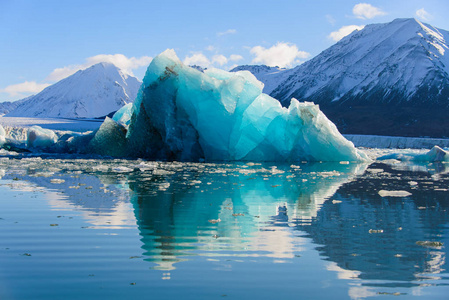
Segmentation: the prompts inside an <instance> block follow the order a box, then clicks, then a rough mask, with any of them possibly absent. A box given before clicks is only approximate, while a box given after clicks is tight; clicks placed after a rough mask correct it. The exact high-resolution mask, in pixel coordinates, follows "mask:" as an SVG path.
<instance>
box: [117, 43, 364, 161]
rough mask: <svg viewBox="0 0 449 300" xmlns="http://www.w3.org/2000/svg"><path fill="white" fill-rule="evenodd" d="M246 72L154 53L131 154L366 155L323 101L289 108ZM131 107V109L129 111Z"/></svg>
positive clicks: (217, 157) (137, 105) (133, 126)
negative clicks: (343, 132)
mask: <svg viewBox="0 0 449 300" xmlns="http://www.w3.org/2000/svg"><path fill="white" fill-rule="evenodd" d="M262 89H263V83H261V82H260V81H258V80H257V79H256V78H255V77H254V75H252V74H251V73H250V72H248V71H239V72H232V73H231V72H226V71H223V70H218V69H207V70H205V71H204V73H202V72H200V71H198V70H196V69H194V68H191V67H188V66H186V65H184V64H183V63H182V62H181V61H180V60H179V58H178V57H177V56H176V54H175V52H174V51H173V50H170V49H169V50H166V51H165V52H163V53H162V54H160V55H159V56H157V57H156V58H154V59H153V61H152V62H151V64H150V65H149V67H148V69H147V71H146V74H145V77H144V79H143V84H142V86H141V88H140V90H139V93H138V96H137V98H136V100H135V102H134V104H133V107H132V109H131V108H129V107H128V108H126V109H124V111H123V112H120V114H116V115H117V117H116V116H114V117H113V119H114V120H116V121H118V120H120V119H122V116H123V115H125V113H127V114H128V115H130V116H131V117H130V122H129V130H128V132H127V135H126V141H127V147H128V151H127V152H128V154H129V155H131V156H136V157H144V158H151V159H163V160H195V161H196V160H207V161H229V160H231V161H303V160H307V161H364V160H369V159H368V157H367V156H366V155H365V154H364V153H363V152H362V151H359V150H357V149H356V148H355V147H354V145H353V144H352V143H351V142H349V141H348V140H346V139H345V138H344V137H343V136H342V135H341V134H340V133H339V132H338V130H337V128H336V126H335V125H334V124H333V123H332V122H331V121H329V119H327V117H326V116H325V115H324V114H323V113H322V112H321V111H320V109H319V107H318V105H315V104H313V103H310V102H305V103H300V102H299V101H298V100H296V99H294V98H293V99H292V100H291V103H290V106H289V107H288V108H284V107H282V106H281V104H280V103H279V101H277V100H276V99H274V98H272V97H270V96H268V95H267V94H264V93H262ZM131 113H132V114H131Z"/></svg>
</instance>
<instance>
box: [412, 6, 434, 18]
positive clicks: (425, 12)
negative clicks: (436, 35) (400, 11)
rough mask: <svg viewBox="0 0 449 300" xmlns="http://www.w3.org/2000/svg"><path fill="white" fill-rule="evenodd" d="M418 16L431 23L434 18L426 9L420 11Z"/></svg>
mask: <svg viewBox="0 0 449 300" xmlns="http://www.w3.org/2000/svg"><path fill="white" fill-rule="evenodd" d="M416 16H417V17H418V18H420V19H421V20H423V21H430V20H432V18H433V16H432V15H431V14H429V13H428V12H427V11H426V10H425V9H424V8H421V9H418V10H417V11H416Z"/></svg>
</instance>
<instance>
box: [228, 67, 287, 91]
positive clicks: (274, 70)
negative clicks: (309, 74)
mask: <svg viewBox="0 0 449 300" xmlns="http://www.w3.org/2000/svg"><path fill="white" fill-rule="evenodd" d="M237 71H249V72H251V73H252V74H253V75H254V76H256V78H257V79H258V80H259V81H261V82H263V84H264V88H263V92H264V93H265V94H270V93H271V92H272V91H273V90H274V89H275V88H276V87H278V86H279V85H280V84H281V83H282V82H284V81H285V80H287V78H288V77H289V75H290V72H291V70H287V69H285V68H279V67H269V66H266V65H242V66H237V67H235V68H234V69H232V70H231V71H230V72H237Z"/></svg>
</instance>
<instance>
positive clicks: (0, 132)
mask: <svg viewBox="0 0 449 300" xmlns="http://www.w3.org/2000/svg"><path fill="white" fill-rule="evenodd" d="M5 142H6V132H5V129H4V128H3V126H2V125H1V124H0V147H1V146H3V144H4V143H5Z"/></svg>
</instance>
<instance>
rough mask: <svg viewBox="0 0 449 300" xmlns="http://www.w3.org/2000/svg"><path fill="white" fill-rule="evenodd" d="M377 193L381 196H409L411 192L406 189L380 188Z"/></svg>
mask: <svg viewBox="0 0 449 300" xmlns="http://www.w3.org/2000/svg"><path fill="white" fill-rule="evenodd" d="M379 195H380V196H381V197H408V196H411V195H412V193H410V192H407V191H386V190H380V191H379Z"/></svg>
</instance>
